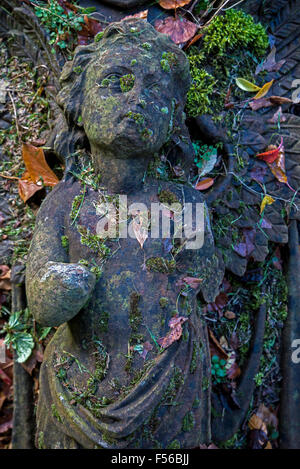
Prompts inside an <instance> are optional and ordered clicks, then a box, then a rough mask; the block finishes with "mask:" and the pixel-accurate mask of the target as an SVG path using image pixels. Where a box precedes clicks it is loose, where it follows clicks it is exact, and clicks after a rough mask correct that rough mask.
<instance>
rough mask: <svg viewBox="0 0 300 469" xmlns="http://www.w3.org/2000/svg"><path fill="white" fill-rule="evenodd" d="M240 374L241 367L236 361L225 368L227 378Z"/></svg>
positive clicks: (236, 376)
mask: <svg viewBox="0 0 300 469" xmlns="http://www.w3.org/2000/svg"><path fill="white" fill-rule="evenodd" d="M240 374H241V369H240V367H239V366H238V364H237V363H236V362H234V363H232V365H231V367H230V368H229V369H228V370H227V373H226V376H227V378H228V379H231V380H234V379H236V378H238V377H239V376H240Z"/></svg>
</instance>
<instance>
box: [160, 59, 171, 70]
mask: <svg viewBox="0 0 300 469" xmlns="http://www.w3.org/2000/svg"><path fill="white" fill-rule="evenodd" d="M160 66H161V68H162V70H163V71H164V72H167V73H168V72H170V71H171V68H170V65H169V62H168V61H167V60H166V59H161V61H160Z"/></svg>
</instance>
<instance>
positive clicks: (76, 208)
mask: <svg viewBox="0 0 300 469" xmlns="http://www.w3.org/2000/svg"><path fill="white" fill-rule="evenodd" d="M81 200H82V194H81V195H76V196H75V197H74V199H73V202H72V207H71V212H70V219H71V221H72V222H73V223H74V221H75V220H76V218H77V216H78V213H79V207H80V204H81Z"/></svg>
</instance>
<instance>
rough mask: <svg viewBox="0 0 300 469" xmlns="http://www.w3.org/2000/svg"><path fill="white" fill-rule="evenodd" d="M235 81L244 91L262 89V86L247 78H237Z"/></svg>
mask: <svg viewBox="0 0 300 469" xmlns="http://www.w3.org/2000/svg"><path fill="white" fill-rule="evenodd" d="M235 82H236V84H237V86H238V87H239V88H240V89H241V90H244V91H251V92H254V91H260V89H261V88H260V87H259V86H257V85H255V84H254V83H251V81H248V80H245V78H236V79H235Z"/></svg>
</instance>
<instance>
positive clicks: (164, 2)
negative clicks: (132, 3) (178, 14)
mask: <svg viewBox="0 0 300 469" xmlns="http://www.w3.org/2000/svg"><path fill="white" fill-rule="evenodd" d="M158 3H159V4H160V6H161V7H162V8H164V9H165V10H176V8H180V7H184V6H185V5H188V3H191V0H159V2H158Z"/></svg>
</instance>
